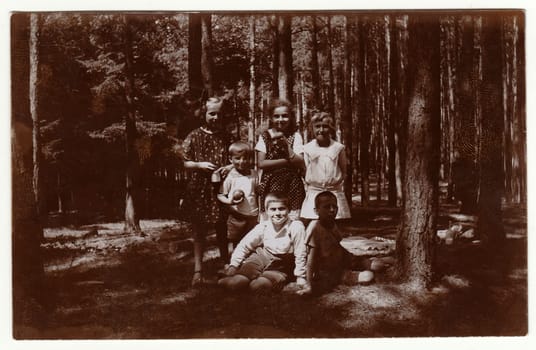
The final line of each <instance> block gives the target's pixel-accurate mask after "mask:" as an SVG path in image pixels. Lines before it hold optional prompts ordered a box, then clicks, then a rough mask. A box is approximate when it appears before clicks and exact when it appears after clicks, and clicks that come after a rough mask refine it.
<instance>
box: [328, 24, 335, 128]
mask: <svg viewBox="0 0 536 350" xmlns="http://www.w3.org/2000/svg"><path fill="white" fill-rule="evenodd" d="M326 26H327V28H328V47H327V53H326V56H327V64H328V81H329V84H328V112H329V113H330V114H331V115H332V116H333V117H334V118H335V95H334V93H335V92H334V90H335V82H334V80H335V78H334V76H333V38H332V33H331V16H328V17H327V23H326Z"/></svg>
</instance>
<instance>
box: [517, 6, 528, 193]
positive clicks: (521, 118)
mask: <svg viewBox="0 0 536 350" xmlns="http://www.w3.org/2000/svg"><path fill="white" fill-rule="evenodd" d="M516 19H517V21H516V26H517V30H518V38H517V47H518V53H517V61H516V62H515V64H516V65H517V67H518V69H517V76H518V80H517V86H516V88H517V95H518V103H517V105H516V106H517V109H516V116H517V127H516V131H517V133H518V137H517V140H516V141H517V142H516V146H515V150H516V153H517V154H518V157H517V158H518V160H519V163H518V171H517V176H518V183H519V197H520V198H519V201H520V203H527V161H526V159H527V149H526V147H527V145H526V137H525V136H524V135H526V125H525V123H526V117H527V116H526V113H525V105H526V97H525V88H526V87H525V14H524V13H520V14H519V16H517V17H516Z"/></svg>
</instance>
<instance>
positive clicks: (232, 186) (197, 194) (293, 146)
mask: <svg viewBox="0 0 536 350" xmlns="http://www.w3.org/2000/svg"><path fill="white" fill-rule="evenodd" d="M222 103H223V100H222V99H220V98H209V99H208V100H207V101H206V103H205V105H204V109H203V111H202V112H203V114H204V116H205V123H204V125H203V126H201V127H200V128H198V129H195V130H193V131H192V132H191V133H190V134H189V135H188V136H187V137H186V139H185V141H184V146H183V150H184V153H183V158H184V166H185V168H186V169H190V170H191V173H192V174H191V177H190V181H189V183H188V185H187V188H186V194H185V198H184V201H183V208H184V209H186V210H187V211H190V212H189V215H188V218H189V219H190V221H191V223H192V229H193V238H194V275H193V278H192V285H193V286H197V285H199V284H202V283H203V282H204V281H205V280H204V277H203V274H202V258H203V251H204V247H203V246H204V239H205V236H206V234H207V232H208V230H209V229H210V228H211V227H213V228H215V230H216V236H217V239H218V247H219V250H220V255H221V258H222V260H224V261H229V264H228V265H226V269H225V270H224V277H222V278H221V279H220V280H219V281H218V284H219V285H221V286H223V287H225V288H228V289H231V290H239V289H246V288H250V289H251V290H254V291H260V290H273V289H280V288H282V287H283V286H284V285H285V284H286V283H287V282H288V281H289V279H290V276H292V275H294V276H295V278H296V283H297V285H298V286H300V288H299V290H298V292H297V293H298V294H310V293H312V292H315V291H318V292H321V291H322V290H325V289H329V288H331V287H333V286H334V285H336V284H338V283H341V282H346V283H350V284H353V283H356V282H357V281H358V280H359V281H361V282H369V281H370V280H372V278H373V274H372V272H370V271H365V272H364V273H361V275H359V273H357V272H351V271H350V264H351V259H350V253H349V252H348V251H346V250H345V249H344V248H343V247H342V246H341V245H340V240H341V235H340V233H339V231H338V228H337V225H336V220H337V219H345V218H350V208H349V206H348V202H347V200H346V197H345V194H344V190H343V179H344V174H345V172H346V157H345V152H344V145H342V144H341V143H339V142H337V141H335V140H334V139H333V136H334V133H335V128H334V122H333V119H332V118H331V117H330V116H329V114H327V113H324V112H315V113H313V115H312V117H311V128H312V132H313V134H314V137H315V138H314V139H313V140H312V141H311V142H309V143H308V144H306V145H305V146H304V145H303V139H302V137H301V135H300V134H299V133H298V132H296V125H295V121H294V118H293V116H292V107H291V104H290V103H289V102H288V101H285V100H280V99H275V100H274V101H272V103H271V105H270V108H269V113H270V122H269V127H268V130H266V131H264V132H263V133H262V134H261V135H260V137H259V140H258V142H257V144H256V146H255V151H257V159H258V162H257V165H258V169H259V173H260V174H258V173H257V172H256V171H255V170H254V169H253V166H252V165H253V164H252V159H253V150H252V149H251V147H250V146H249V145H248V144H247V143H244V142H240V141H237V142H231V139H230V137H229V136H227V134H226V133H225V130H224V128H223V122H222V115H221V111H222ZM229 160H230V163H231V164H228V161H229ZM304 170H305V173H304ZM303 174H304V176H303ZM221 177H223V178H224V180H223V182H220V178H221ZM303 179H305V183H304V181H303ZM225 220H226V221H225ZM311 220H313V221H311ZM304 224H308V225H307V229H306V228H305V225H304ZM228 240H229V241H230V242H231V243H232V244H233V247H234V249H233V252H232V256H231V257H230V260H229V252H228V243H227V242H228Z"/></svg>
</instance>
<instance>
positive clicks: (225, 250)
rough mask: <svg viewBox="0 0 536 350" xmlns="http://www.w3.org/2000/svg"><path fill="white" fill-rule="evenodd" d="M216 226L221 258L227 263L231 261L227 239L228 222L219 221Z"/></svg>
mask: <svg viewBox="0 0 536 350" xmlns="http://www.w3.org/2000/svg"><path fill="white" fill-rule="evenodd" d="M214 228H215V230H216V239H217V241H218V249H219V251H220V258H221V260H222V261H223V262H224V263H226V262H229V246H228V241H227V223H226V222H225V221H218V222H217V223H216V224H215V225H214Z"/></svg>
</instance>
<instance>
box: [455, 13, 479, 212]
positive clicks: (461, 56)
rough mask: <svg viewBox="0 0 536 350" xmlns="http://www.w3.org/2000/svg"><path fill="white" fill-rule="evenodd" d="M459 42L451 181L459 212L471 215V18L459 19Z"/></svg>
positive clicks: (473, 196) (473, 130) (473, 183)
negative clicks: (459, 203) (459, 202)
mask: <svg viewBox="0 0 536 350" xmlns="http://www.w3.org/2000/svg"><path fill="white" fill-rule="evenodd" d="M458 23H459V26H458V27H459V30H458V35H459V36H460V43H461V45H460V46H459V50H458V54H457V57H458V59H457V65H456V82H455V91H456V106H455V108H456V111H457V112H456V119H457V122H456V123H454V160H453V163H452V181H453V184H454V190H455V192H454V193H455V195H456V198H457V199H458V200H459V201H461V209H460V211H461V212H462V213H465V214H473V213H474V212H475V209H476V191H475V189H476V186H477V181H476V172H475V145H474V140H475V134H476V128H475V125H474V113H475V109H474V101H473V91H474V90H475V89H476V88H477V86H475V85H474V84H473V82H474V81H475V79H474V76H475V73H474V67H473V65H472V60H473V47H474V43H473V37H474V33H473V25H472V24H473V23H472V17H470V16H463V17H461V18H460V20H459V22H458Z"/></svg>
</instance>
